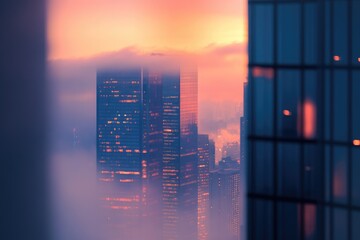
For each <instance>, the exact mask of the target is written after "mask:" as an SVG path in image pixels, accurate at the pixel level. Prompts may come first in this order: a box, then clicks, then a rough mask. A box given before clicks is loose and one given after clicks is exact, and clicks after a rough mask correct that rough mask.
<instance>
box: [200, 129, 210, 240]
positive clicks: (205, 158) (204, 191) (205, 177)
mask: <svg viewBox="0 0 360 240" xmlns="http://www.w3.org/2000/svg"><path fill="white" fill-rule="evenodd" d="M209 162H210V142H209V135H207V134H199V135H198V171H199V172H198V240H207V239H208V232H209Z"/></svg>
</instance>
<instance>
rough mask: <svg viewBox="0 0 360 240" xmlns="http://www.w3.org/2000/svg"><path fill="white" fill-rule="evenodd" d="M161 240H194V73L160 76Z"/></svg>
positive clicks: (195, 128)
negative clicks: (161, 85) (161, 88)
mask: <svg viewBox="0 0 360 240" xmlns="http://www.w3.org/2000/svg"><path fill="white" fill-rule="evenodd" d="M163 106H164V107H163V108H164V109H163V119H164V120H163V128H164V147H163V156H164V157H163V183H162V184H163V238H164V240H178V239H187V240H195V239H197V201H198V198H197V186H198V184H197V178H198V170H197V166H198V165H197V134H198V133H197V71H196V70H195V69H193V68H191V67H187V68H183V69H182V70H181V71H180V72H179V71H177V72H172V73H164V75H163Z"/></svg>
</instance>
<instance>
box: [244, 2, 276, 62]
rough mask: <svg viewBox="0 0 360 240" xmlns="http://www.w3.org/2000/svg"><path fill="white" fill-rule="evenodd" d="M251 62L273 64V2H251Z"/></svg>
mask: <svg viewBox="0 0 360 240" xmlns="http://www.w3.org/2000/svg"><path fill="white" fill-rule="evenodd" d="M249 10H250V11H249V18H250V19H251V21H250V38H251V41H249V49H250V62H253V63H262V64H272V63H273V58H274V56H273V55H274V53H273V49H274V46H273V44H274V34H273V32H274V17H273V11H274V7H273V5H271V4H251V5H250V7H249Z"/></svg>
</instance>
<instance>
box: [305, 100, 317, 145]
mask: <svg viewBox="0 0 360 240" xmlns="http://www.w3.org/2000/svg"><path fill="white" fill-rule="evenodd" d="M303 110H304V130H303V131H304V137H306V138H311V137H314V135H315V131H316V106H315V104H314V103H313V102H312V101H310V100H306V101H305V102H304V105H303Z"/></svg>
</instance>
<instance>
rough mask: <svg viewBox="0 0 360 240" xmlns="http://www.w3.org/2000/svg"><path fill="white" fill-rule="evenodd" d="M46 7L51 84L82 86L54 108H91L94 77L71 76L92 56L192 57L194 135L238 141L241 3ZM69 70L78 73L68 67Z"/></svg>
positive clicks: (98, 1) (62, 0)
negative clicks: (196, 128)
mask: <svg viewBox="0 0 360 240" xmlns="http://www.w3.org/2000/svg"><path fill="white" fill-rule="evenodd" d="M48 8H49V10H48V46H49V49H48V59H49V60H50V62H51V65H52V69H56V70H55V77H54V78H56V79H57V81H60V82H61V83H55V84H56V85H58V84H60V85H61V84H63V86H65V85H66V84H69V86H68V87H64V88H63V89H71V84H75V85H78V84H79V82H81V83H82V86H83V88H79V90H78V91H73V90H69V91H68V92H66V91H65V90H59V95H61V96H59V99H60V100H59V101H64V99H65V101H66V98H67V99H71V104H70V105H72V106H77V104H79V107H80V106H81V104H93V103H94V102H95V94H94V92H93V90H94V89H93V88H92V87H87V84H94V82H95V75H94V76H92V75H86V74H81V73H79V71H86V70H85V69H89V68H86V67H84V65H87V64H88V65H91V66H95V65H96V64H97V63H99V56H103V57H104V56H105V57H106V56H107V55H111V54H118V55H119V57H118V58H119V59H124V60H125V61H126V59H127V57H129V56H132V57H133V56H142V55H146V54H149V53H151V52H161V53H165V54H167V53H174V52H186V53H191V54H196V56H197V61H198V76H199V129H200V132H205V133H210V135H211V137H212V138H217V139H215V140H216V142H217V143H218V145H222V144H223V143H224V142H228V141H236V140H237V141H238V139H239V120H238V117H239V115H240V114H241V112H242V107H241V105H242V88H243V82H244V80H245V79H246V64H247V56H246V48H247V47H246V43H247V20H246V19H247V15H246V14H247V13H246V12H247V5H246V1H243V0H226V1H220V0H184V1H169V0H131V1H125V0H122V1H121V0H50V1H49V5H48ZM70 62H71V64H67V63H70ZM95 62H96V63H95ZM77 64H80V65H81V66H83V68H81V67H79V68H74V67H73V66H77ZM70 69H71V70H70ZM81 69H83V70H81ZM75 72H77V73H75ZM89 72H91V73H92V74H93V71H89ZM56 74H57V75H56ZM72 75H73V76H87V77H88V78H89V79H88V81H87V80H84V79H81V80H80V79H79V78H77V79H74V78H73V76H72ZM69 79H72V80H69ZM76 81H77V82H76ZM71 94H75V95H74V96H71ZM64 96H66V97H64ZM79 96H87V98H81V97H79ZM76 101H77V102H76ZM81 101H83V102H81ZM64 104H65V103H64ZM64 108H65V107H64ZM89 111H94V109H91V110H89ZM74 112H77V111H74Z"/></svg>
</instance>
